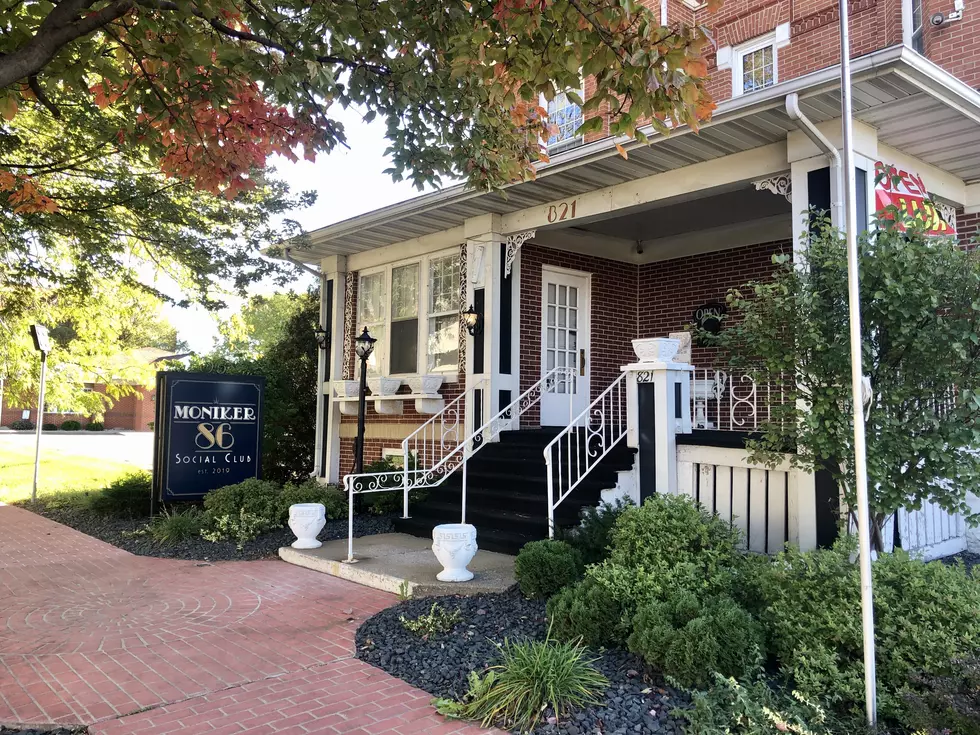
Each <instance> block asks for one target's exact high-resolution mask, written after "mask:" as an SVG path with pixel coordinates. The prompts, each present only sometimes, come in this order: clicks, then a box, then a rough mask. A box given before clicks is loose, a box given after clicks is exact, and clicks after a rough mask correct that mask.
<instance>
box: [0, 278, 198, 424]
mask: <svg viewBox="0 0 980 735" xmlns="http://www.w3.org/2000/svg"><path fill="white" fill-rule="evenodd" d="M160 307H161V303H160V301H159V299H156V298H154V297H153V296H150V295H148V294H146V293H145V292H144V291H143V290H142V289H140V288H137V287H134V286H130V285H126V284H123V283H120V282H118V281H116V282H111V281H110V282H104V281H102V282H99V283H97V284H95V285H94V288H93V289H92V290H91V291H89V292H88V293H80V292H78V291H73V290H71V289H60V290H55V289H48V290H36V291H25V290H20V289H16V288H9V287H8V288H5V287H3V286H0V378H4V396H3V400H4V402H5V403H6V405H25V406H33V405H35V403H36V400H37V399H36V397H37V393H38V381H39V377H40V375H39V374H40V361H39V359H38V354H37V353H36V352H35V351H34V344H33V342H32V340H31V337H30V334H29V333H28V327H29V326H30V325H31V324H33V323H39V324H43V325H46V326H48V327H49V329H50V333H51V337H52V350H51V352H50V354H49V357H48V377H47V381H46V395H45V403H46V405H47V406H48V407H49V409H63V410H72V411H80V412H82V413H87V414H98V413H102V412H103V411H104V410H105V409H106V408H107V407H108V406H110V405H111V404H112V403H113V402H114V401H115V400H116V399H118V398H120V397H121V396H124V395H127V394H129V393H132V392H133V391H134V390H135V389H136V387H138V386H140V385H149V384H151V383H152V379H153V374H154V372H155V368H154V367H152V366H150V365H147V364H146V363H145V361H141V360H140V359H138V358H137V356H135V355H133V354H131V353H132V351H133V350H135V349H138V348H140V347H163V348H165V349H170V348H169V347H168V346H167V345H166V344H165V343H167V342H174V346H175V347H179V344H176V330H174V329H173V327H172V326H170V325H169V324H168V323H167V322H166V320H165V319H164V318H163V317H162V316H161V315H160ZM86 383H101V384H104V385H105V386H106V390H105V393H101V392H96V391H89V390H86V387H85V386H86Z"/></svg>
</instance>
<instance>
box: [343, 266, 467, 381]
mask: <svg viewBox="0 0 980 735" xmlns="http://www.w3.org/2000/svg"><path fill="white" fill-rule="evenodd" d="M423 277H424V278H425V281H422V278H423ZM423 284H424V285H425V287H426V291H425V294H423V293H422V292H421V288H422V285H423ZM459 310H460V305H459V256H458V254H457V253H456V252H455V251H454V252H451V253H438V254H435V255H429V256H424V257H423V258H421V259H418V260H415V261H413V262H409V263H396V264H393V265H389V266H385V267H384V268H380V269H377V270H375V271H373V272H368V273H365V274H362V275H361V278H360V284H359V286H358V299H357V330H358V332H360V330H361V329H362V328H363V327H367V328H368V331H369V332H370V333H371V336H373V337H374V338H375V339H377V340H378V341H377V342H376V343H375V345H374V352H373V353H372V354H371V357H370V358H369V360H368V371H369V372H370V373H371V374H372V375H412V374H417V373H424V372H442V371H447V372H455V371H456V369H457V366H458V363H459ZM420 342H421V344H423V345H424V349H423V350H420V349H419V344H420ZM420 352H422V353H424V356H423V355H420Z"/></svg>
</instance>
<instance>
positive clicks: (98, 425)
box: [85, 421, 105, 431]
mask: <svg viewBox="0 0 980 735" xmlns="http://www.w3.org/2000/svg"><path fill="white" fill-rule="evenodd" d="M85 431H105V424H103V423H102V422H101V421H89V422H88V423H87V424H85Z"/></svg>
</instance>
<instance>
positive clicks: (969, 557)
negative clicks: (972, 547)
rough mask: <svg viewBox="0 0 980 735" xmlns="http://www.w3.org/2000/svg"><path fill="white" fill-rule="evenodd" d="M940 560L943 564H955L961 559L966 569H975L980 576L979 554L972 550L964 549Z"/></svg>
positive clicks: (979, 576)
mask: <svg viewBox="0 0 980 735" xmlns="http://www.w3.org/2000/svg"><path fill="white" fill-rule="evenodd" d="M940 561H942V562H943V563H944V564H955V563H956V562H958V561H962V562H963V565H964V566H965V567H966V568H967V570H972V569H976V573H977V576H978V578H980V554H977V553H975V552H972V551H964V552H961V553H959V554H954V555H953V556H947V557H944V558H942V559H941V560H940Z"/></svg>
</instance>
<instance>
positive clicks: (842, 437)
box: [716, 211, 980, 549]
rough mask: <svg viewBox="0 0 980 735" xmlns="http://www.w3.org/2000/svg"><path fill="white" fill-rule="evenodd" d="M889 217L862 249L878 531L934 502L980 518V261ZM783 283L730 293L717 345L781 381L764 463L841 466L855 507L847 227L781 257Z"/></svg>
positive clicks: (741, 363)
mask: <svg viewBox="0 0 980 735" xmlns="http://www.w3.org/2000/svg"><path fill="white" fill-rule="evenodd" d="M896 214H897V213H896V212H894V211H892V212H886V213H882V214H881V216H879V218H878V219H877V221H876V227H875V229H873V231H872V232H870V233H865V234H864V235H862V237H861V238H860V240H859V244H858V248H859V267H860V278H861V318H862V330H863V331H862V344H863V355H862V357H863V361H864V362H863V364H864V369H865V371H866V374H867V375H868V376H869V377H870V391H869V395H868V396H867V397H866V405H865V416H866V427H867V443H868V463H867V466H868V484H869V495H870V504H871V509H872V521H873V533H874V536H875V539H876V543H877V546H878V548H879V549H880V548H882V545H883V544H882V541H883V540H882V538H881V529H882V527H883V525H884V524H885V522H886V521H887V520H888V519H889V517H890V516H892V515H893V514H894V513H895V512H896V511H897V510H898V509H899V508H903V507H905V508H919V507H921V505H922V503H923V502H924V501H927V500H931V501H934V502H936V503H937V504H939V506H940V507H942V508H944V509H945V510H947V511H950V512H958V513H963V514H965V515H966V516H967V517H968V518H969V519H970V521H971V522H974V523H975V522H977V521H978V520H980V519H978V518H977V517H976V516H971V513H970V508H969V506H968V505H967V493H969V492H977V491H978V490H980V456H978V455H977V454H976V453H975V452H974V451H973V450H972V449H971V448H972V447H977V446H980V427H978V423H977V419H978V416H980V395H978V393H977V389H978V386H980V253H978V252H977V251H975V250H967V249H963V248H961V247H959V245H958V244H957V243H956V242H955V241H954V240H952V239H950V238H936V237H930V236H928V235H925V234H924V232H923V230H922V228H921V226H920V225H918V224H917V223H915V222H913V221H911V220H907V221H902V220H901V219H900V218H897V217H896ZM775 261H776V272H775V274H774V275H773V278H772V280H770V281H766V282H755V283H750V284H748V285H746V286H743V287H741V288H740V289H737V290H734V291H732V292H731V293H730V294H729V295H728V303H729V306H730V314H731V317H732V318H731V319H730V323H729V324H727V325H726V328H725V329H723V330H722V331H721V333H720V335H719V336H718V338H717V340H716V343H717V344H718V345H719V346H720V347H722V348H723V349H724V351H725V353H726V354H727V356H728V360H729V362H730V364H731V365H732V366H733V367H734V368H736V369H738V370H745V371H747V372H749V373H750V374H752V375H753V377H755V378H756V379H757V380H769V381H771V382H773V383H776V384H779V383H781V384H782V385H783V386H784V388H785V389H786V400H785V402H783V403H781V404H779V405H777V406H775V407H773V409H772V420H771V421H769V422H768V423H767V424H766V425H765V426H764V429H763V435H762V438H761V439H759V440H756V441H753V442H750V447H749V448H750V450H751V452H752V454H753V455H754V456H755V458H756V459H757V460H761V461H767V462H773V461H776V459H777V458H778V456H780V455H781V453H782V452H785V451H795V455H794V460H793V461H794V462H795V463H796V464H797V465H799V466H802V467H804V468H806V469H815V468H819V467H824V466H826V467H828V468H829V469H830V470H831V471H832V472H833V473H834V475H835V476H836V478H837V480H838V481H839V482H840V483H841V485H842V487H843V488H844V495H845V499H846V501H847V504H848V505H849V506H850V507H853V506H854V502H855V497H854V467H853V456H854V450H853V421H852V420H851V401H850V395H851V394H850V349H849V343H848V301H847V262H846V253H845V246H844V241H843V238H842V235H841V233H840V232H838V231H836V230H835V229H833V228H832V227H831V226H830V224H829V223H828V222H826V221H822V222H819V223H817V224H816V225H815V227H814V229H813V232H812V233H811V235H810V237H809V239H808V242H807V245H806V248H804V249H802V252H801V254H800V259H799V261H798V262H796V263H794V262H791V261H790V260H789V258H788V257H786V256H779V257H777V258H775Z"/></svg>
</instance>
